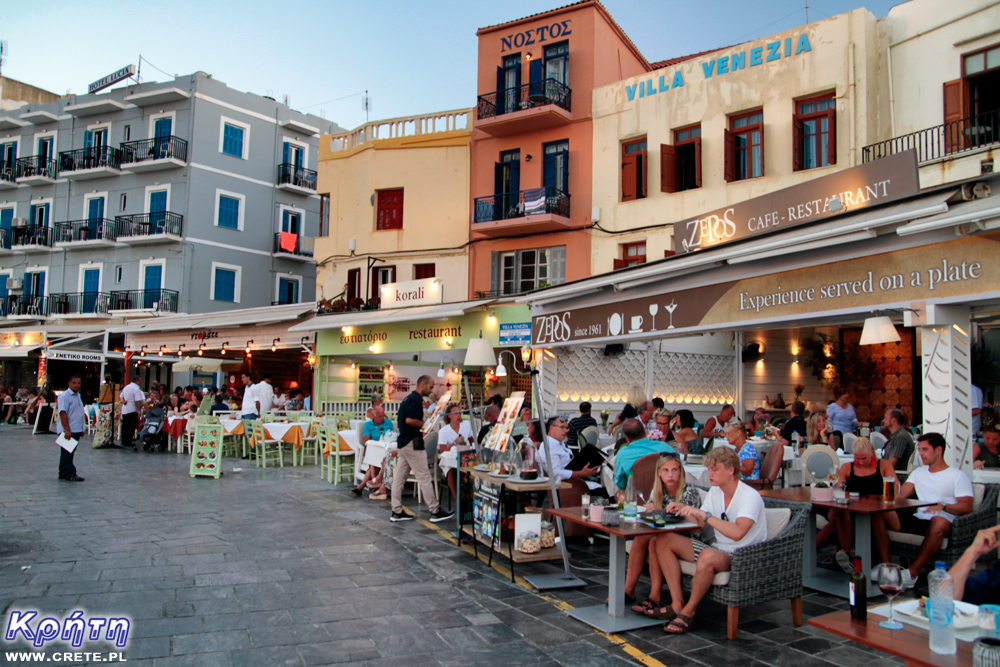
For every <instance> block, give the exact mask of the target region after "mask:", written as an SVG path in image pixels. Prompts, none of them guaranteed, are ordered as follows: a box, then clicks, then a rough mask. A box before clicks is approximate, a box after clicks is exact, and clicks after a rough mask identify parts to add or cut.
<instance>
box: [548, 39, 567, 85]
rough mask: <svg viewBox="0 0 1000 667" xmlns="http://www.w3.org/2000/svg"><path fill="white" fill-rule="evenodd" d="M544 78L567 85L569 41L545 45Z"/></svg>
mask: <svg viewBox="0 0 1000 667" xmlns="http://www.w3.org/2000/svg"><path fill="white" fill-rule="evenodd" d="M545 78H546V79H552V80H553V81H557V82H558V83H561V84H563V85H564V86H568V85H569V43H568V42H563V43H562V44H553V45H552V46H546V47H545Z"/></svg>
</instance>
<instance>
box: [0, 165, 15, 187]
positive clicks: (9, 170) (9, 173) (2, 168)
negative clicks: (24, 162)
mask: <svg viewBox="0 0 1000 667" xmlns="http://www.w3.org/2000/svg"><path fill="white" fill-rule="evenodd" d="M0 181H6V182H8V183H16V182H17V160H14V161H13V162H7V161H5V160H0Z"/></svg>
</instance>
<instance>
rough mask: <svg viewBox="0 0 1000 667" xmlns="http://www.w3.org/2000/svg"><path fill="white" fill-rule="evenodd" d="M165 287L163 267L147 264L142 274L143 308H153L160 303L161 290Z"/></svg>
mask: <svg viewBox="0 0 1000 667" xmlns="http://www.w3.org/2000/svg"><path fill="white" fill-rule="evenodd" d="M162 285H163V267H162V266H160V265H159V264H147V265H146V267H145V268H144V269H143V272H142V307H143V308H152V307H153V305H154V304H156V303H158V302H159V301H160V288H161V287H162Z"/></svg>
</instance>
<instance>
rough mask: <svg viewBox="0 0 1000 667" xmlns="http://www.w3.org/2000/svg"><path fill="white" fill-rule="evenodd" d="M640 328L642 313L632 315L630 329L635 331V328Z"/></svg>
mask: <svg viewBox="0 0 1000 667" xmlns="http://www.w3.org/2000/svg"><path fill="white" fill-rule="evenodd" d="M641 328H642V315H633V316H632V330H633V331H635V330H636V329H641Z"/></svg>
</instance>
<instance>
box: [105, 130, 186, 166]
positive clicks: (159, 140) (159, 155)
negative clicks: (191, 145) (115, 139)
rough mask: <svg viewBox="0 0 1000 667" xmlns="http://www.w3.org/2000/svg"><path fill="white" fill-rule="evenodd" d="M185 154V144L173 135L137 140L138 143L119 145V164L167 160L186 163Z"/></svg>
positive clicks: (125, 142)
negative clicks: (172, 159)
mask: <svg viewBox="0 0 1000 667" xmlns="http://www.w3.org/2000/svg"><path fill="white" fill-rule="evenodd" d="M187 152H188V144H187V142H186V141H184V140H183V139H181V138H180V137H175V136H173V135H171V136H169V137H156V138H153V139H139V140H138V141H123V142H122V144H121V163H122V164H134V163H136V162H149V161H151V160H166V159H169V158H177V159H178V160H181V161H187Z"/></svg>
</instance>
